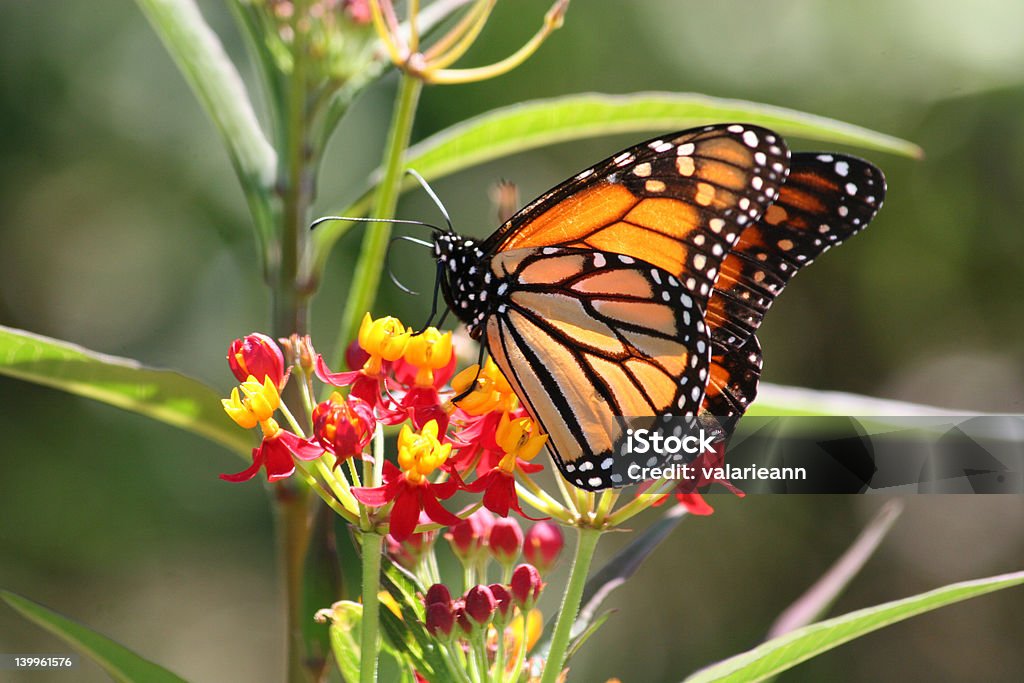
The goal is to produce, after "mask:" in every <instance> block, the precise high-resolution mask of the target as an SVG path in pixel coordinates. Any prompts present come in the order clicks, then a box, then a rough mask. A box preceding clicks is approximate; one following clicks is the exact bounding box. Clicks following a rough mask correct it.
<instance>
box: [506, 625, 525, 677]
mask: <svg viewBox="0 0 1024 683" xmlns="http://www.w3.org/2000/svg"><path fill="white" fill-rule="evenodd" d="M529 616H530V615H529V613H528V612H520V613H519V618H520V621H522V622H523V623H522V625H521V626H522V628H521V629H520V633H519V638H520V640H519V643H520V645H519V647H518V648H516V665H515V667H513V669H512V675H511V676H509V677H508V680H509V681H512V682H518V681H519V674H520V672H522V670H523V662H525V661H526V655H527V654H528V653H527V652H526V643H527V641H528V640H529V635H530V624H529V622H530V620H529V618H528V617H529Z"/></svg>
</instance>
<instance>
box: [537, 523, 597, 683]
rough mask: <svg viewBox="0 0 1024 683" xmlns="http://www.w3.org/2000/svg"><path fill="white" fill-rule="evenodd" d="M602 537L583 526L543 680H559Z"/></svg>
mask: <svg viewBox="0 0 1024 683" xmlns="http://www.w3.org/2000/svg"><path fill="white" fill-rule="evenodd" d="M600 538H601V531H600V530H598V529H591V528H588V527H579V536H578V537H577V540H576V556H575V557H574V558H573V562H572V570H571V572H570V573H569V584H568V585H567V586H566V588H565V597H563V598H562V607H561V609H560V610H559V615H558V621H557V622H556V623H555V632H554V635H553V636H552V637H551V649H550V650H549V651H548V659H547V661H546V662H545V663H544V673H543V675H542V676H541V679H540V680H541V683H555V681H556V680H557V679H558V674H560V673H561V672H562V669H563V668H564V667H565V653H566V652H567V650H568V648H569V638H570V637H571V636H572V627H573V624H575V623H576V616H577V615H578V614H579V611H580V600H581V599H582V598H583V587H584V586H585V585H586V583H587V574H588V573H589V572H590V563H591V561H592V560H593V559H594V550H595V549H596V548H597V542H598V540H599V539H600Z"/></svg>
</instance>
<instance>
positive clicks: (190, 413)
mask: <svg viewBox="0 0 1024 683" xmlns="http://www.w3.org/2000/svg"><path fill="white" fill-rule="evenodd" d="M0 374H4V375H8V376H10V377H16V378H18V379H23V380H26V381H28V382H34V383H36V384H42V385H44V386H48V387H53V388H55V389H60V390H61V391H66V392H68V393H70V394H76V395H78V396H85V397H86V398H91V399H95V400H97V401H101V402H103V403H109V404H110V405H113V406H117V407H118V408H124V409H125V410H129V411H131V412H134V413H139V414H141V415H146V416H147V417H151V418H153V419H154V420H159V421H160V422H165V423H167V424H170V425H174V426H175V427H179V428H181V429H184V430H185V431H188V432H192V433H194V434H198V435H199V436H203V437H206V438H207V439H210V440H211V441H214V442H216V443H219V444H221V445H222V446H225V447H227V448H229V449H231V450H233V451H235V452H237V453H240V454H242V455H248V454H249V453H250V451H251V450H252V441H251V438H250V435H249V434H248V433H246V432H245V431H244V430H242V429H239V428H238V426H236V425H235V424H234V423H233V422H232V421H231V420H230V419H229V418H228V416H227V415H225V414H224V411H223V410H222V409H221V405H220V396H219V395H218V394H217V392H215V391H214V390H213V389H211V388H210V387H208V386H206V385H205V384H203V383H202V382H199V381H198V380H195V379H192V378H191V377H187V376H185V375H182V374H180V373H177V372H174V371H172V370H157V369H154V368H147V367H144V366H143V365H141V364H139V363H138V362H136V361H133V360H130V359H127V358H118V357H116V356H107V355H105V354H101V353H96V352H95V351H89V350H88V349H84V348H82V347H81V346H77V345H75V344H69V343H68V342H63V341H58V340H56V339H51V338H49V337H43V336H40V335H36V334H31V333H29V332H25V331H23V330H15V329H12V328H10V327H4V326H0Z"/></svg>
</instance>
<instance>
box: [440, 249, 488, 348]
mask: <svg viewBox="0 0 1024 683" xmlns="http://www.w3.org/2000/svg"><path fill="white" fill-rule="evenodd" d="M434 257H435V258H436V259H437V266H438V277H439V278H440V281H441V292H442V294H443V295H444V299H445V302H446V303H447V304H448V308H449V309H451V311H452V313H454V314H455V315H456V317H458V318H459V320H461V321H462V322H464V323H466V325H467V326H468V327H469V333H470V336H472V337H473V338H474V339H477V338H479V337H480V335H481V334H482V333H483V327H482V326H481V323H482V322H483V321H484V319H485V318H486V317H487V315H488V314H489V313H490V312H491V310H492V308H493V305H494V302H495V301H496V297H495V293H496V290H495V288H496V287H497V286H498V284H499V283H498V282H497V280H496V278H495V277H494V275H493V274H492V272H491V268H490V265H489V259H488V255H487V254H486V253H485V252H484V250H483V249H482V248H481V247H480V244H479V243H478V242H476V241H475V240H472V239H467V238H465V237H462V236H461V235H457V234H455V233H440V234H438V235H437V236H436V238H435V239H434Z"/></svg>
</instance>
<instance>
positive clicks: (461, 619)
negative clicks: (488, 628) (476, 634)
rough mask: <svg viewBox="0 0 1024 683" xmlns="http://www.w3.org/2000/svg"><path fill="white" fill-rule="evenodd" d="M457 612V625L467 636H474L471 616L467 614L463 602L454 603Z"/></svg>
mask: <svg viewBox="0 0 1024 683" xmlns="http://www.w3.org/2000/svg"><path fill="white" fill-rule="evenodd" d="M454 611H455V623H457V624H458V625H459V628H461V629H462V632H463V633H465V634H466V635H467V636H469V635H472V634H473V622H472V621H470V620H469V616H468V615H467V614H466V604H465V603H464V602H463V601H462V600H456V601H455V603H454Z"/></svg>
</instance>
